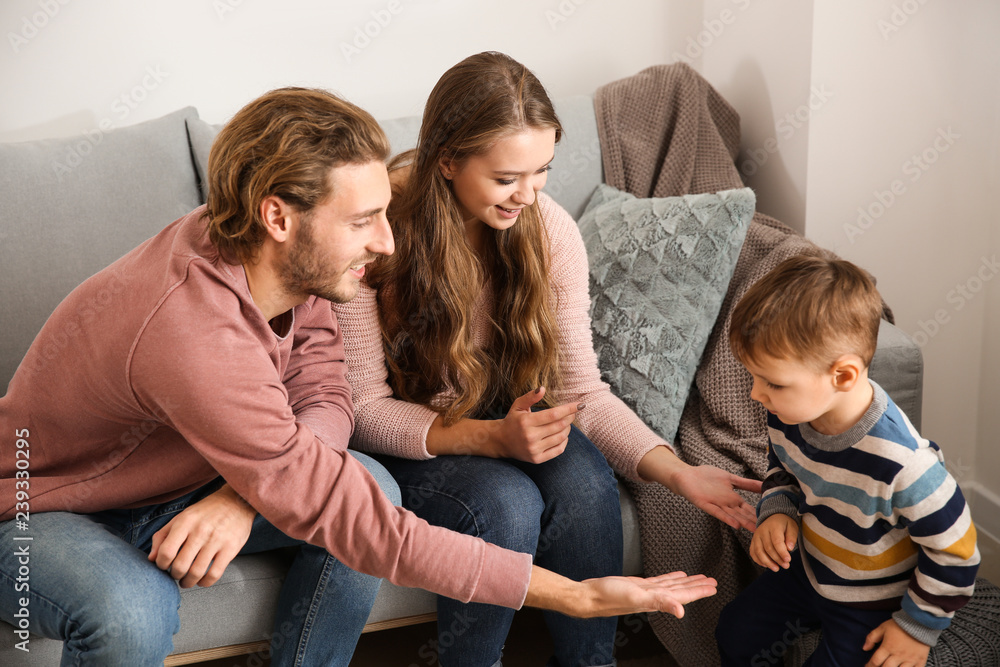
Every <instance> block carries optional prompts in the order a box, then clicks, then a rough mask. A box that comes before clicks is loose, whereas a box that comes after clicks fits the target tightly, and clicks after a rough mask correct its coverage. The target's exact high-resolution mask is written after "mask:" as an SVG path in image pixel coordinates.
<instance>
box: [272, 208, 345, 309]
mask: <svg viewBox="0 0 1000 667" xmlns="http://www.w3.org/2000/svg"><path fill="white" fill-rule="evenodd" d="M278 271H279V276H280V278H281V285H282V288H283V289H284V290H285V292H286V293H287V294H290V295H293V296H296V297H305V296H309V295H312V296H316V297H319V298H321V299H326V300H327V301H332V302H334V303H346V302H348V301H350V300H351V299H353V298H354V297H355V295H356V294H357V290H356V289H350V288H349V287H348V288H346V289H345V288H342V287H341V283H343V282H345V281H344V280H343V278H344V276H345V274H346V273H347V267H346V266H345V267H343V268H342V269H338V267H334V266H330V265H329V264H327V263H326V262H325V261H324V258H323V256H322V255H321V254H320V253H319V252H318V250H317V247H316V242H315V239H314V238H313V233H312V222H311V220H310V219H309V217H308V216H305V217H304V218H303V220H302V223H301V225H300V226H299V233H298V235H297V236H296V239H295V243H294V244H293V245H292V247H291V248H290V249H289V250H288V254H287V256H286V257H285V260H284V261H283V262H282V263H281V265H280V266H279V267H278Z"/></svg>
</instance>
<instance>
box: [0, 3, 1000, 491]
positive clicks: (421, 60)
mask: <svg viewBox="0 0 1000 667" xmlns="http://www.w3.org/2000/svg"><path fill="white" fill-rule="evenodd" d="M63 1H64V2H65V4H63V3H62V2H60V0H5V2H3V3H2V4H0V34H2V35H3V37H4V43H3V44H0V53H2V55H0V84H2V90H3V91H4V102H3V104H2V105H0V141H17V140H29V139H36V138H42V137H49V136H57V135H73V134H77V133H81V132H86V131H93V130H94V129H95V128H97V127H99V125H100V123H101V121H102V120H105V119H107V120H110V121H111V122H112V123H113V124H115V125H127V124H132V123H135V122H139V121H142V120H146V119H149V118H154V117H157V116H160V115H162V114H164V113H167V112H169V111H172V110H174V109H177V108H179V107H182V106H186V105H194V106H196V107H197V108H198V109H199V112H200V113H201V116H202V117H203V118H205V119H206V120H208V121H210V122H223V121H225V120H226V119H227V118H228V117H229V116H230V115H232V113H234V112H235V111H236V110H237V109H238V108H239V107H240V106H242V105H243V104H244V103H246V102H247V101H249V100H250V99H252V98H253V97H255V96H257V95H258V94H260V93H262V92H263V91H265V90H267V89H270V88H273V87H276V86H281V85H291V84H300V85H318V86H324V87H328V88H331V89H334V90H337V91H339V92H340V93H342V94H343V95H345V96H346V97H348V98H349V99H351V100H352V101H354V102H356V103H358V104H360V105H361V106H363V107H365V108H367V109H369V110H370V111H372V113H374V114H375V116H376V117H380V118H389V117H394V116H402V115H409V114H416V113H419V112H420V110H421V107H422V104H423V101H424V99H425V97H426V95H427V93H428V92H429V90H430V88H431V86H432V85H433V83H434V81H435V80H436V79H437V77H438V76H439V75H440V73H441V72H443V71H444V70H445V69H446V68H447V67H449V66H450V65H452V64H454V63H455V62H457V61H458V60H460V59H461V58H463V57H465V56H466V55H469V54H471V53H474V52H477V51H481V50H486V49H497V50H502V51H506V52H508V53H510V54H511V55H513V56H514V57H515V58H518V59H520V60H521V61H522V62H524V63H525V64H527V65H528V66H529V67H531V68H532V69H533V70H534V71H535V72H536V73H537V74H538V75H539V77H540V78H541V80H542V81H543V83H545V84H546V85H547V87H548V88H549V91H550V93H551V94H552V95H553V96H554V97H560V96H564V95H569V94H577V93H592V92H593V90H594V89H595V88H596V87H598V86H599V85H601V84H604V83H607V82H609V81H612V80H614V79H617V78H620V77H623V76H627V75H629V74H632V73H634V72H636V71H638V70H639V69H642V68H643V67H646V66H648V65H651V64H655V63H660V62H667V61H671V60H676V59H678V58H683V59H685V60H688V61H690V62H691V64H692V65H693V66H695V68H696V69H698V70H699V71H701V72H702V73H703V74H704V75H705V76H706V77H707V78H708V79H709V81H710V82H712V83H713V84H714V85H715V86H716V87H717V88H718V89H719V90H720V91H721V92H722V93H723V95H724V96H725V97H726V98H727V99H729V101H730V102H731V103H732V104H733V105H734V106H735V107H736V108H737V109H738V110H739V111H740V113H741V116H742V118H743V131H744V140H743V148H744V150H743V154H742V156H741V166H742V168H743V169H742V170H743V172H744V174H746V175H747V179H748V182H749V183H750V184H751V185H752V186H754V187H755V188H756V189H757V191H758V196H759V205H760V208H761V210H763V211H764V212H766V213H770V214H772V215H774V216H776V217H778V218H779V219H782V220H784V221H786V222H788V223H789V224H791V225H792V226H795V227H797V228H798V229H800V230H804V231H805V232H806V234H807V235H808V236H810V237H811V238H813V239H814V240H816V241H817V242H818V243H820V244H821V245H825V246H827V247H830V248H832V249H834V250H836V251H837V252H839V253H840V254H842V255H843V256H844V257H847V258H848V259H851V260H853V261H856V262H858V263H859V264H861V265H862V266H865V267H866V268H868V269H869V270H870V271H872V272H873V273H874V274H875V275H876V276H877V277H878V279H879V285H880V287H881V289H882V291H883V293H884V295H885V297H886V300H887V301H888V302H889V304H890V305H891V306H892V307H893V308H894V309H895V312H896V316H897V323H898V324H899V326H900V327H901V328H902V329H903V330H904V331H906V332H907V333H910V334H917V335H918V339H919V340H920V342H922V343H923V351H924V355H925V361H926V375H925V383H924V389H925V402H924V427H925V429H924V430H925V432H926V434H927V435H928V436H929V437H932V438H934V439H936V440H939V441H940V442H941V443H942V445H943V446H944V447H945V451H946V453H947V455H948V458H949V461H950V465H951V467H952V469H953V472H955V473H956V475H957V476H959V477H960V479H962V480H963V482H968V481H969V480H978V481H979V482H980V483H981V484H983V485H985V487H987V488H988V489H991V490H992V491H993V492H994V493H997V494H1000V474H998V472H1000V448H997V447H995V446H994V444H993V440H994V439H995V438H996V437H997V436H998V435H1000V410H998V409H997V407H998V405H1000V344H998V342H997V341H998V340H1000V285H998V283H1000V281H992V282H987V283H986V286H985V288H983V289H981V290H980V291H978V292H976V293H975V294H973V293H972V292H971V291H970V292H968V294H969V296H968V298H966V297H965V296H962V295H961V294H960V293H959V292H957V291H956V292H953V290H955V289H956V286H957V285H967V286H968V287H970V288H971V287H977V286H978V285H977V283H976V282H975V280H974V279H975V278H977V277H978V276H977V272H978V271H980V270H981V267H982V266H983V264H982V259H981V258H982V257H984V256H985V257H987V258H992V256H993V255H994V254H995V253H997V251H998V250H1000V247H998V246H1000V243H998V240H1000V236H998V234H997V214H996V207H995V206H990V205H989V204H990V199H989V197H990V194H991V190H992V189H995V188H996V186H997V184H998V182H1000V178H998V177H1000V168H998V164H997V159H998V157H997V156H998V153H1000V139H998V137H1000V116H998V109H1000V94H998V90H1000V89H998V85H1000V84H998V81H1000V80H998V78H997V76H996V73H997V72H998V71H1000V47H998V46H996V35H997V34H1000V16H998V14H1000V5H998V4H997V3H996V2H995V0H956V1H955V2H949V3H945V2H942V1H939V0H837V1H834V0H768V2H764V1H763V0H703V1H701V2H694V1H690V0H667V1H662V2H661V1H657V0H635V1H632V2H629V3H613V2H611V1H610V0H543V1H541V2H538V1H533V0H509V1H506V2H477V3H471V2H460V1H459V0H367V1H365V2H351V3H346V2H340V3H333V2H329V0H288V1H286V2H281V3H278V2H267V1H266V0H174V1H173V2H170V3H165V2H162V3H138V2H130V1H126V0H106V1H104V2H102V3H100V4H98V3H84V2H78V1H76V0H63ZM623 7H625V9H623ZM894 7H895V8H896V9H895V10H894ZM46 8H47V12H48V13H46ZM894 11H895V12H896V14H894ZM907 11H909V13H907ZM900 12H902V13H900ZM50 15H51V16H50ZM379 19H381V21H382V24H384V25H380V24H379V22H378V21H379ZM894 19H895V21H896V22H897V23H899V25H898V26H894V25H893V23H892V21H893V20H894ZM879 21H884V22H886V23H883V24H881V26H880V23H879ZM39 26H40V27H39ZM886 26H892V27H898V28H899V29H898V30H891V29H890V28H886ZM366 29H367V30H368V31H369V32H370V33H372V34H373V35H374V36H371V37H368V36H363V37H359V34H360V35H364V31H365V30H366ZM376 33H377V34H376ZM356 39H357V40H358V41H357V42H355V40H356ZM365 39H368V43H365V41H364V40H365ZM345 48H346V49H347V50H348V51H350V49H351V48H354V49H356V51H352V52H349V53H346V54H345ZM949 127H950V128H951V129H952V134H953V139H952V140H950V141H949V140H945V139H940V140H939V139H938V138H937V137H938V136H939V134H938V133H939V131H943V132H944V133H945V135H947V130H948V128H949ZM955 135H957V136H955ZM935 142H937V145H938V148H935ZM945 148H947V150H945ZM925 150H926V151H928V156H929V157H933V158H935V161H934V163H933V164H932V165H929V168H927V169H926V170H919V169H920V168H919V167H917V169H918V170H919V171H913V167H914V165H915V163H913V162H911V156H913V155H914V154H918V155H919V154H921V153H923V152H924V151H925ZM935 153H936V154H935ZM917 173H919V174H920V177H919V178H917V179H915V180H914V177H915V176H916V174H917ZM894 181H899V183H898V186H897V190H898V191H899V193H898V194H894V195H892V196H893V201H892V203H891V204H882V206H883V208H884V209H885V210H884V211H882V212H881V214H880V215H878V216H876V217H873V219H872V222H871V223H870V224H868V223H867V222H865V221H864V220H862V222H861V223H859V222H858V211H857V209H858V208H859V207H861V208H862V209H869V208H870V209H871V210H872V211H874V212H876V213H877V212H879V209H878V206H876V204H880V202H879V198H880V197H881V198H882V200H883V201H884V202H888V201H889V197H890V194H891V193H892V184H893V182H894ZM887 192H888V193H890V194H886V193H887ZM845 225H856V226H858V227H857V231H860V232H862V233H860V234H858V233H855V230H853V229H852V228H851V227H847V228H846V229H845ZM859 225H864V226H865V228H863V229H862V228H861V226H859ZM984 275H986V274H984ZM990 277H993V276H990ZM970 281H973V282H972V283H971V284H970ZM959 304H961V305H959ZM936 316H937V319H938V320H940V321H939V322H938V323H937V325H936V327H935V325H933V324H931V322H933V321H934V320H935V317H936ZM928 332H932V333H933V335H930V334H929V333H928ZM921 334H922V335H921Z"/></svg>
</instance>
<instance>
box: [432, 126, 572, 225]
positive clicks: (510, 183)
mask: <svg viewBox="0 0 1000 667" xmlns="http://www.w3.org/2000/svg"><path fill="white" fill-rule="evenodd" d="M555 146H556V131H555V128H544V129H539V128H529V129H526V130H522V131H519V132H516V133H514V134H508V135H507V136H505V137H503V138H502V139H500V140H498V141H497V142H496V143H495V144H494V145H493V146H492V148H490V150H488V151H487V152H485V153H483V154H482V155H473V156H472V157H469V158H467V159H466V160H464V161H463V162H462V163H461V164H455V163H448V162H445V161H442V163H441V171H442V173H443V174H444V176H445V178H448V179H449V180H450V181H451V182H452V191H453V192H454V193H455V198H456V199H457V200H458V206H459V210H460V211H461V213H462V219H463V220H464V221H465V223H466V229H467V230H469V231H470V232H471V231H472V230H473V229H474V227H475V226H476V222H477V221H478V222H482V223H484V224H486V225H487V226H488V227H492V228H493V229H507V228H508V227H511V226H513V224H514V223H515V222H517V218H518V214H519V213H520V211H521V209H522V208H524V207H525V206H530V205H531V204H532V203H534V201H535V193H537V192H538V191H539V190H541V189H542V186H544V185H545V180H546V178H547V176H548V171H549V163H550V162H552V157H553V154H554V152H555Z"/></svg>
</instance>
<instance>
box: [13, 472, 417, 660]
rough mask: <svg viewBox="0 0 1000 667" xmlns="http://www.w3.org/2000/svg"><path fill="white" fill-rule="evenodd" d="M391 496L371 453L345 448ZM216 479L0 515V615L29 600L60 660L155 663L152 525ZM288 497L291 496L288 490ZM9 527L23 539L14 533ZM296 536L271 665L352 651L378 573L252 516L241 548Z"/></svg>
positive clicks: (172, 624)
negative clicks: (154, 500) (150, 499)
mask: <svg viewBox="0 0 1000 667" xmlns="http://www.w3.org/2000/svg"><path fill="white" fill-rule="evenodd" d="M351 454H353V455H354V456H355V457H357V458H358V459H359V460H360V461H361V462H362V463H363V464H364V465H365V467H366V468H368V470H369V471H370V472H371V473H372V475H373V476H374V477H375V479H376V480H377V481H378V483H379V485H380V486H381V487H382V489H383V491H385V492H386V495H387V496H388V497H389V498H390V499H391V500H392V501H393V503H394V504H397V505H398V504H399V495H398V488H397V487H396V484H395V482H394V481H393V479H392V478H391V477H390V476H389V475H388V473H386V471H385V470H384V469H382V468H381V466H379V464H378V463H377V462H375V461H374V460H372V459H371V458H369V457H367V456H365V455H364V454H358V453H357V452H351ZM221 485H222V481H221V480H217V481H215V482H213V483H211V484H209V485H207V486H204V487H202V488H200V489H197V490H195V491H193V492H191V493H189V494H187V495H185V496H182V497H180V498H177V499H175V500H172V501H170V502H167V503H163V504H160V505H150V506H146V507H141V508H137V509H131V510H109V511H105V512H97V513H94V514H72V513H70V512H46V513H42V514H33V515H31V519H30V522H29V530H28V532H21V531H18V530H17V529H16V525H15V524H16V522H15V521H6V522H3V523H0V619H2V620H4V621H6V622H8V623H11V624H12V625H14V626H15V628H16V627H19V626H18V622H19V619H18V618H16V617H15V614H16V613H18V611H19V610H20V609H21V607H22V605H21V604H20V602H21V600H20V598H22V597H27V600H28V606H27V608H28V616H29V618H28V621H29V629H30V631H31V632H32V633H33V634H36V635H42V636H45V637H51V638H53V639H59V640H62V641H63V654H62V664H63V665H129V666H130V667H131V666H135V667H142V666H144V665H162V664H163V660H164V658H166V656H167V655H168V654H169V653H170V651H171V650H172V649H173V635H174V634H176V633H177V631H178V630H179V629H180V619H179V617H178V608H179V607H180V602H181V598H180V590H179V587H178V585H177V583H176V582H175V581H174V579H173V578H172V577H171V576H170V575H169V574H168V573H166V572H164V571H162V570H160V569H159V568H157V567H156V565H155V564H153V563H150V562H149V561H148V560H147V556H148V554H149V551H150V548H151V540H152V536H153V534H154V533H155V532H156V531H158V530H159V529H160V528H162V527H163V526H164V525H166V524H167V523H168V522H169V521H170V519H172V518H173V517H174V516H176V515H177V514H178V513H180V512H181V511H182V510H184V509H185V508H186V507H188V506H190V505H191V504H193V503H195V502H197V501H199V500H201V499H202V498H204V497H206V496H207V495H209V494H211V493H212V492H214V491H215V490H217V489H218V488H219V487H220V486H221ZM289 502H295V499H294V498H289ZM15 536H20V537H24V536H30V537H31V538H32V540H31V541H30V542H26V541H14V539H13V538H14V537H15ZM25 544H27V545H29V549H30V575H29V579H30V580H29V585H30V591H29V592H18V591H17V590H16V588H15V587H16V586H17V584H18V581H17V578H18V576H19V575H18V568H19V567H20V564H19V563H18V555H17V553H15V552H16V549H17V548H18V547H20V546H21V545H25ZM294 545H301V548H300V549H299V550H298V554H297V555H296V557H295V560H294V562H293V564H292V567H291V569H290V570H289V572H288V576H287V577H286V578H285V583H284V585H283V586H282V589H281V595H280V597H279V601H278V610H277V614H276V617H275V622H274V634H273V635H272V637H271V649H272V656H271V664H272V665H273V666H274V667H278V666H279V665H280V666H281V667H286V666H290V665H301V666H312V665H344V666H346V665H347V664H348V663H349V662H350V660H351V656H352V654H353V653H354V647H355V646H356V645H357V641H358V637H359V636H360V634H361V630H362V629H363V628H364V625H365V622H366V621H367V619H368V614H369V612H370V611H371V606H372V603H373V602H374V601H375V595H376V594H377V593H378V588H379V585H380V583H381V580H380V579H377V578H375V577H370V576H368V575H363V574H359V573H357V572H354V571H353V570H351V569H349V568H347V567H346V566H344V565H343V564H341V563H340V562H339V561H338V560H337V559H335V558H334V557H333V556H331V555H330V554H328V553H327V552H326V551H325V550H324V549H322V548H320V547H316V546H312V545H309V544H304V543H302V542H300V541H297V540H293V539H291V538H290V537H287V536H286V535H284V534H283V533H282V532H281V531H279V530H278V529H277V528H275V527H274V526H272V525H271V524H270V523H268V522H267V521H266V520H265V519H264V518H263V517H261V516H260V515H258V516H257V518H256V519H255V520H254V524H253V529H252V532H251V534H250V538H249V540H248V541H247V543H246V545H245V546H244V548H243V550H242V551H241V553H255V552H259V551H268V550H272V549H276V548H280V547H286V546H294Z"/></svg>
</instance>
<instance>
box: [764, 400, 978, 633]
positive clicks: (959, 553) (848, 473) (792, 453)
mask: <svg viewBox="0 0 1000 667" xmlns="http://www.w3.org/2000/svg"><path fill="white" fill-rule="evenodd" d="M872 387H873V389H874V393H875V396H874V399H873V401H872V404H871V407H869V408H868V411H867V412H866V413H865V415H864V417H862V418H861V420H860V421H859V422H858V423H857V424H855V425H854V426H853V427H852V428H851V429H849V430H848V431H846V432H844V433H841V434H839V435H834V436H828V435H823V434H821V433H819V432H817V431H816V430H815V429H813V428H811V427H810V426H809V424H807V423H806V424H797V425H794V426H790V425H787V424H783V423H781V422H780V421H779V420H778V419H777V418H776V417H775V416H774V415H769V416H768V432H769V436H770V439H771V446H770V448H769V449H768V472H767V477H766V479H765V480H764V488H763V491H762V494H763V495H762V497H761V501H760V504H759V505H758V507H757V523H758V525H760V523H761V522H762V521H764V519H766V518H767V517H769V516H771V515H772V514H776V513H784V514H787V515H789V516H791V517H793V518H795V519H797V520H798V519H800V518H801V522H800V526H801V530H800V531H799V549H800V553H801V554H802V555H803V558H802V562H803V565H804V566H805V570H806V573H807V574H808V576H809V580H810V581H811V582H812V585H813V588H815V589H816V591H817V592H818V593H819V594H820V595H822V596H823V597H825V598H827V599H830V600H835V601H838V602H842V603H845V604H847V605H849V606H857V607H865V608H894V609H898V611H896V613H895V614H894V615H893V618H895V620H896V622H897V623H899V625H900V626H901V627H902V628H903V629H904V630H905V631H906V632H907V633H908V634H910V635H911V636H912V637H914V638H915V639H917V640H919V641H921V642H924V643H925V644H928V645H931V646H933V645H934V644H935V643H936V641H937V638H938V635H940V633H941V631H942V630H944V629H945V628H946V627H948V625H949V624H950V623H951V618H952V617H953V616H954V614H955V611H956V610H957V609H959V608H960V607H962V605H964V604H965V603H966V602H967V601H968V599H969V597H970V596H971V595H972V590H973V586H974V584H975V578H976V570H977V569H978V567H979V549H978V548H977V547H976V528H975V526H974V525H973V523H972V518H971V515H970V513H969V507H968V505H967V504H966V502H965V498H964V496H963V495H962V491H961V490H960V489H959V488H958V484H957V483H956V482H955V480H954V478H953V477H952V476H951V475H950V474H949V473H948V471H947V470H945V467H944V458H943V457H942V455H941V450H940V449H939V448H938V446H937V445H936V444H935V443H934V442H932V441H930V440H926V439H924V438H922V437H920V435H919V434H918V433H917V431H916V429H914V428H913V425H912V424H910V421H909V420H908V419H907V418H906V416H905V415H904V414H903V413H902V412H901V411H900V410H899V408H897V407H896V404H895V403H893V402H892V399H890V398H889V397H888V395H886V393H885V391H884V390H883V389H882V388H881V387H879V386H878V385H877V384H875V383H874V382H872Z"/></svg>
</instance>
